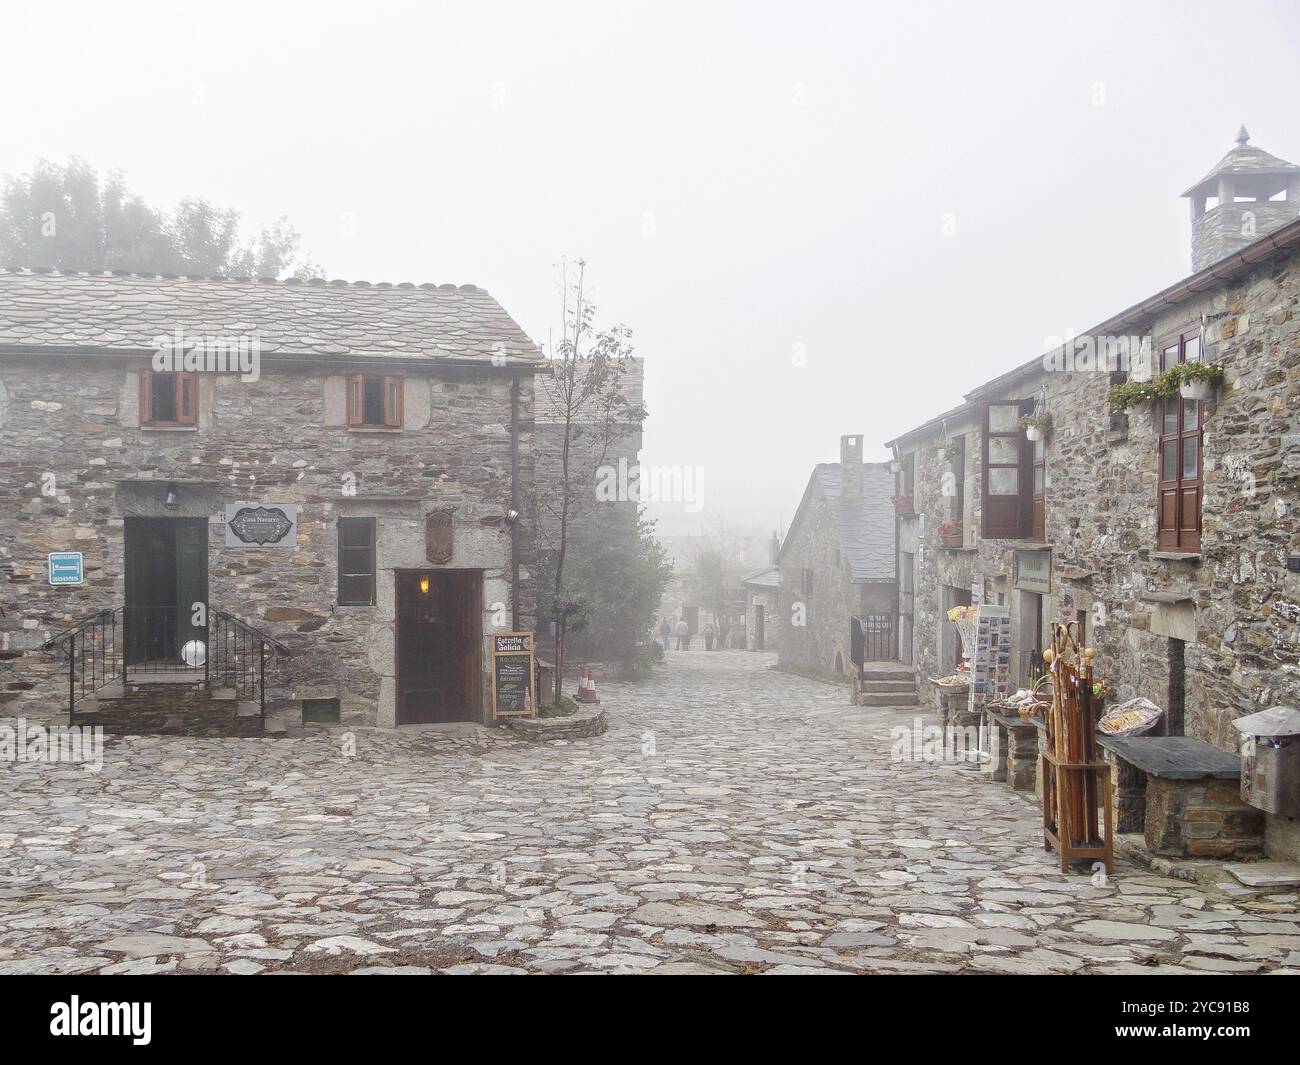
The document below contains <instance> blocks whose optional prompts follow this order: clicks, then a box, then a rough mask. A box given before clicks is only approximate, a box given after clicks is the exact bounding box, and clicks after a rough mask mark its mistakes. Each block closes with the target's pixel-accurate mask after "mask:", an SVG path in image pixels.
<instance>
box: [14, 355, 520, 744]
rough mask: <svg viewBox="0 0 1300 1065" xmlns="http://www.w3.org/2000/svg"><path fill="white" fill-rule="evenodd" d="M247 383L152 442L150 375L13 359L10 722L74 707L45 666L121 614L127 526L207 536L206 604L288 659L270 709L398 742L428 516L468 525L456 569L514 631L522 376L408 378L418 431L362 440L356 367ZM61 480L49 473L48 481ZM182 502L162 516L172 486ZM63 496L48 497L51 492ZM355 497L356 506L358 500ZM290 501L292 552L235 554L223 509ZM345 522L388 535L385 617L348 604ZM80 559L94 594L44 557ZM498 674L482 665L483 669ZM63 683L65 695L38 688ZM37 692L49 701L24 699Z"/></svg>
mask: <svg viewBox="0 0 1300 1065" xmlns="http://www.w3.org/2000/svg"><path fill="white" fill-rule="evenodd" d="M269 361H270V360H265V359H264V360H263V371H262V376H261V379H260V380H258V381H257V382H255V383H241V382H240V381H239V380H238V379H237V378H235V377H232V376H224V375H220V376H219V375H200V393H199V424H198V427H197V428H196V429H148V428H140V427H139V412H138V394H139V392H138V372H139V370H140V369H141V368H142V367H144V366H145V362H144V360H136V361H133V362H126V361H123V360H117V359H111V360H110V359H108V358H102V359H100V358H91V359H76V360H74V359H71V358H62V357H41V358H35V357H33V358H29V359H23V360H19V359H14V358H10V359H8V360H7V361H6V363H5V365H4V367H3V369H2V371H0V454H2V455H3V456H4V457H3V459H2V460H0V462H2V463H3V471H4V472H3V477H0V596H2V598H0V608H3V610H4V615H3V617H0V640H2V641H3V646H4V647H6V648H8V649H10V650H18V651H24V652H27V653H25V654H24V655H23V656H22V657H21V658H18V659H16V660H11V661H9V663H8V665H9V667H10V668H9V669H8V670H7V671H6V673H5V674H4V675H3V688H4V690H3V692H2V693H0V698H4V699H5V704H4V712H6V713H15V714H18V713H21V714H25V715H27V716H31V717H40V716H42V714H43V713H51V712H53V713H62V712H64V711H65V709H66V703H65V696H63V694H62V692H61V690H60V688H59V684H58V680H59V676H58V674H59V671H60V669H61V668H63V667H60V665H59V663H57V662H56V661H54V660H53V659H51V658H49V657H48V656H46V655H42V654H40V653H39V652H37V651H36V650H35V649H36V648H37V647H38V646H39V644H40V643H41V642H42V641H43V640H45V639H46V638H48V637H49V636H51V635H53V634H54V633H56V632H58V631H59V630H61V629H63V628H65V627H67V626H68V625H69V624H70V623H71V622H72V620H73V619H74V618H77V617H80V616H82V615H85V614H88V613H90V612H92V611H95V610H101V609H106V608H115V607H118V606H121V605H122V603H123V597H124V576H123V531H124V518H125V517H127V516H149V515H155V516H169V517H202V518H207V519H208V521H209V563H208V568H209V601H210V608H211V609H219V610H225V611H228V612H229V613H231V614H233V615H235V616H236V617H238V618H240V619H242V620H244V621H246V622H248V623H250V624H252V625H254V626H256V627H258V628H261V629H263V630H265V631H267V632H269V633H270V634H271V635H273V636H275V637H276V638H277V639H280V640H282V641H283V642H285V643H286V644H288V645H289V646H290V647H291V649H292V650H293V654H292V656H291V657H290V658H288V659H284V660H277V661H276V662H275V665H274V667H273V671H272V675H271V677H270V678H269V679H268V696H269V697H270V698H271V699H272V700H285V699H288V700H301V699H309V698H339V699H340V700H341V704H342V714H343V720H344V721H345V722H351V723H360V724H380V725H391V724H392V723H393V721H394V715H395V709H394V706H395V682H394V665H393V626H394V571H395V570H396V569H399V568H413V569H415V568H431V566H430V563H429V562H428V560H427V558H426V556H425V534H424V517H425V515H426V514H427V513H428V512H429V511H430V510H433V509H438V508H454V549H453V551H454V553H453V558H452V560H451V562H450V563H449V564H448V568H471V569H481V570H482V571H483V630H484V632H485V633H487V632H489V631H490V630H491V629H492V627H493V626H494V625H499V624H500V623H501V622H502V621H503V620H504V623H505V624H507V625H508V624H510V606H511V588H510V576H511V571H510V532H509V528H508V526H506V525H504V524H503V523H501V522H500V517H501V515H502V514H503V512H504V510H505V508H506V507H507V506H508V504H509V502H510V480H511V446H510V391H511V385H510V377H509V375H508V374H507V373H506V372H498V373H492V372H491V371H488V370H486V369H485V370H484V371H482V372H479V371H472V372H471V371H458V370H455V369H452V368H441V369H434V368H426V367H419V368H416V367H413V368H412V369H411V370H409V371H407V372H406V375H405V394H404V409H405V428H403V429H402V430H398V431H392V430H389V431H385V430H371V431H365V430H356V429H353V430H349V429H348V428H347V427H346V424H345V421H346V418H345V413H344V408H345V401H344V380H345V379H344V376H343V373H344V369H343V368H339V369H338V370H337V371H335V370H334V369H333V368H331V369H330V370H329V371H328V372H327V371H324V370H322V369H321V368H320V367H319V366H313V367H308V368H298V367H287V366H285V365H283V364H280V365H274V364H273V365H267V363H268V362H269ZM520 393H521V402H520V412H519V415H520V446H519V452H520V495H521V501H522V503H523V509H524V512H525V513H524V519H523V523H522V526H521V535H520V537H519V540H520V545H521V551H520V561H521V584H520V603H519V606H520V611H521V615H522V616H521V624H522V626H523V627H524V628H531V627H533V625H534V623H535V619H534V617H533V612H534V611H533V604H534V589H533V587H532V578H531V576H530V574H529V566H530V565H531V560H532V549H533V544H532V518H531V501H532V483H533V447H532V431H533V425H532V378H531V376H530V375H528V374H524V375H523V376H522V377H521V381H520ZM47 474H52V475H53V479H52V481H51V480H50V478H49V477H47ZM169 482H174V483H175V484H176V485H177V486H178V488H179V492H180V504H179V506H178V507H177V508H175V509H166V508H164V507H163V498H164V495H165V492H166V486H167V484H168V483H169ZM43 485H46V486H47V491H48V492H49V494H43V492H42V486H43ZM353 490H354V491H355V494H350V493H351V492H353ZM233 502H268V503H293V504H296V505H297V506H298V508H299V528H298V541H297V546H296V548H295V549H294V550H292V551H285V550H276V549H272V548H244V547H241V548H226V547H225V546H224V535H223V520H224V512H223V508H224V504H226V503H233ZM339 516H369V517H374V518H376V519H377V525H378V544H377V555H378V558H377V570H378V575H377V589H376V596H377V603H376V605H375V606H373V607H355V606H340V605H338V602H337V600H338V595H337V561H336V558H337V556H336V543H337V541H336V528H337V518H338V517H339ZM59 550H78V551H82V552H83V553H84V554H85V563H86V583H85V584H84V585H83V586H81V587H77V588H52V587H50V586H49V585H48V584H47V582H46V573H45V568H46V553H47V552H49V551H59ZM484 661H485V662H486V658H485V659H484ZM46 676H52V679H53V686H52V687H49V688H47V687H45V686H43V685H42V683H41V680H42V677H46ZM30 685H35V686H34V687H30Z"/></svg>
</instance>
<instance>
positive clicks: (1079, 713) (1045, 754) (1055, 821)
mask: <svg viewBox="0 0 1300 1065" xmlns="http://www.w3.org/2000/svg"><path fill="white" fill-rule="evenodd" d="M1075 632H1076V627H1075V626H1074V625H1073V624H1071V623H1066V624H1056V625H1053V626H1052V649H1051V650H1050V651H1047V652H1045V653H1044V654H1043V660H1044V661H1045V662H1046V663H1047V669H1048V673H1049V674H1050V675H1051V678H1052V706H1051V709H1050V710H1049V711H1048V713H1047V716H1046V722H1045V724H1046V735H1045V737H1044V739H1045V744H1044V749H1043V751H1042V753H1041V755H1040V756H1039V760H1038V772H1039V777H1040V779H1041V780H1042V781H1043V849H1044V850H1053V849H1054V850H1055V851H1056V852H1057V853H1058V854H1059V855H1060V856H1061V872H1063V873H1064V872H1068V871H1069V868H1070V863H1071V862H1075V861H1088V860H1097V859H1100V860H1101V861H1103V862H1104V863H1105V866H1106V872H1108V873H1109V872H1112V871H1113V870H1114V868H1115V851H1114V846H1115V844H1114V838H1113V833H1112V831H1111V827H1112V824H1113V812H1112V808H1111V802H1112V800H1111V790H1110V766H1109V765H1107V763H1106V762H1105V761H1104V760H1102V759H1101V758H1100V757H1099V756H1098V752H1097V705H1096V702H1095V700H1094V698H1093V694H1092V686H1093V675H1092V661H1093V659H1094V658H1095V657H1096V654H1097V652H1096V651H1094V650H1093V649H1092V648H1090V647H1089V648H1084V649H1080V647H1079V643H1078V640H1077V638H1076V636H1075ZM1099 806H1100V807H1101V810H1102V831H1101V833H1100V835H1099V834H1098V831H1097V808H1098V807H1099Z"/></svg>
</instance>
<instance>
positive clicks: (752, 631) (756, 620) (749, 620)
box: [742, 566, 781, 651]
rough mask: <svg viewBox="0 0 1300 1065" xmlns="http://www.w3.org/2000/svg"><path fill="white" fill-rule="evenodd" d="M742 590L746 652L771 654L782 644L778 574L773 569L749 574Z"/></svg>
mask: <svg viewBox="0 0 1300 1065" xmlns="http://www.w3.org/2000/svg"><path fill="white" fill-rule="evenodd" d="M742 583H743V584H744V587H745V649H746V650H749V651H770V650H772V648H773V647H776V646H778V645H779V644H780V642H781V637H780V633H781V611H780V608H779V603H778V599H779V594H780V590H781V571H780V570H779V569H777V568H776V567H775V566H769V567H768V568H767V569H761V570H759V571H758V572H757V573H751V574H750V575H749V576H748V577H746V578H745V579H744V581H743V582H742Z"/></svg>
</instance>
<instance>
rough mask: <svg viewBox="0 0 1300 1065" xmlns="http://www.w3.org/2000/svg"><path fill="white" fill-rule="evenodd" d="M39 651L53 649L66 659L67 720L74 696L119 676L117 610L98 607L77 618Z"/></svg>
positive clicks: (99, 686) (81, 696) (70, 718)
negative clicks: (97, 609)
mask: <svg viewBox="0 0 1300 1065" xmlns="http://www.w3.org/2000/svg"><path fill="white" fill-rule="evenodd" d="M41 650H42V651H47V652H50V651H57V652H59V653H61V654H64V655H67V658H68V723H69V724H71V723H72V708H73V707H74V706H75V705H76V703H77V700H78V699H82V698H84V697H85V696H87V695H90V694H91V693H93V692H96V691H98V690H99V689H100V688H102V687H104V686H105V685H106V684H111V683H112V682H113V681H115V680H119V679H120V678H121V676H122V672H121V670H122V655H121V647H120V644H119V642H118V630H117V611H115V610H100V611H98V612H96V613H94V614H90V615H88V616H87V617H84V618H81V619H80V620H79V621H77V622H76V624H74V625H73V626H72V627H71V628H69V629H65V630H64V631H63V632H61V633H59V634H58V635H57V636H52V637H50V638H49V639H48V640H46V641H45V642H44V643H43V644H41Z"/></svg>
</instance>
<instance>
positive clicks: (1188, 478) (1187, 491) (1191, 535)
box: [1156, 328, 1204, 553]
mask: <svg viewBox="0 0 1300 1065" xmlns="http://www.w3.org/2000/svg"><path fill="white" fill-rule="evenodd" d="M1200 358H1201V332H1200V329H1199V328H1197V329H1194V330H1192V331H1190V332H1186V333H1181V334H1175V335H1173V336H1169V337H1166V338H1165V339H1164V340H1162V341H1161V342H1160V369H1161V370H1162V371H1163V370H1168V369H1169V368H1170V367H1171V366H1175V365H1177V364H1178V363H1180V362H1199V361H1200ZM1156 417H1157V418H1158V419H1159V430H1160V434H1159V435H1160V444H1159V451H1158V453H1157V459H1156V461H1157V462H1158V463H1159V466H1160V470H1159V490H1158V496H1157V500H1156V512H1157V519H1158V521H1157V525H1158V528H1157V532H1156V547H1157V549H1159V550H1161V551H1186V552H1189V553H1190V552H1197V551H1200V549H1201V483H1202V472H1203V469H1204V456H1203V455H1202V454H1201V450H1202V440H1201V423H1202V421H1203V419H1204V408H1203V407H1202V405H1201V402H1200V400H1196V399H1183V398H1182V396H1170V397H1168V398H1167V399H1161V400H1158V401H1157V403H1156Z"/></svg>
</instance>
